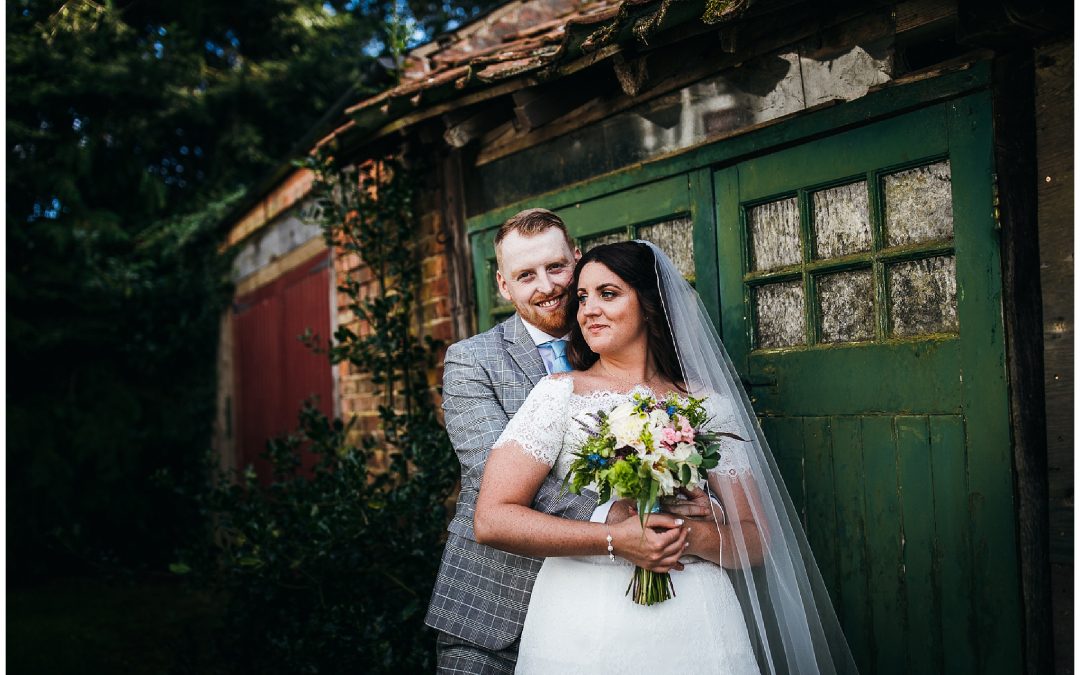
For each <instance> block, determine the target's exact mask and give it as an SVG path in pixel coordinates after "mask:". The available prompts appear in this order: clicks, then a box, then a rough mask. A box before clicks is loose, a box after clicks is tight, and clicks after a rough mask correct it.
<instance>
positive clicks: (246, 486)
mask: <svg viewBox="0 0 1080 675" xmlns="http://www.w3.org/2000/svg"><path fill="white" fill-rule="evenodd" d="M382 166H383V168H384V169H385V171H384V172H382V173H379V174H378V175H371V174H361V173H358V172H356V171H344V172H339V171H337V170H336V169H334V168H333V167H332V166H330V165H329V164H319V165H316V168H317V169H318V170H319V175H320V177H321V181H320V182H319V184H318V187H317V194H319V195H321V196H322V200H323V204H322V207H323V208H322V212H323V218H324V226H325V231H326V236H327V239H328V240H329V241H330V242H331V243H332V244H333V245H334V246H335V247H337V248H339V249H344V250H346V251H350V252H356V253H358V254H359V255H361V257H362V259H363V260H364V262H365V263H366V264H367V266H368V267H369V269H371V270H372V271H373V273H374V275H375V278H376V283H377V284H378V293H376V294H375V295H374V296H373V297H367V298H366V299H361V298H360V292H359V286H358V285H357V284H356V283H354V282H352V281H348V280H347V281H345V282H344V283H343V284H342V286H341V287H340V290H341V291H342V292H343V293H345V294H346V295H348V296H349V297H350V298H351V302H350V308H351V309H352V311H353V312H354V314H355V315H356V316H357V317H359V318H360V319H362V320H363V321H365V322H366V323H367V324H368V325H369V326H370V328H371V330H370V331H365V335H364V336H360V335H357V334H356V333H355V332H353V331H351V330H349V329H348V328H346V327H342V328H341V329H340V330H338V332H337V334H336V335H335V342H334V344H333V345H330V346H327V347H326V348H325V351H326V353H327V355H328V358H329V359H330V360H331V362H333V363H340V362H343V361H348V362H350V363H352V364H355V365H356V366H358V367H359V368H361V369H362V370H364V371H366V372H368V373H369V374H370V375H371V378H372V381H373V382H375V383H376V385H377V386H379V387H380V391H379V394H378V395H380V396H381V400H382V404H381V406H380V408H379V417H380V432H379V433H378V434H374V435H372V434H369V435H366V436H361V435H359V434H354V433H351V432H352V430H351V429H350V428H349V425H348V424H345V423H343V422H342V421H341V420H330V419H328V418H327V417H325V416H324V415H322V414H321V413H320V412H318V411H317V410H316V409H315V407H314V406H313V405H310V404H309V405H307V406H305V408H304V409H303V411H302V412H301V414H300V428H299V429H298V431H297V432H296V433H294V434H292V435H290V436H288V437H285V438H279V439H275V440H273V441H271V442H270V443H269V447H268V449H267V452H266V455H267V456H268V458H269V459H270V461H271V464H272V466H273V467H274V472H273V474H274V475H273V480H272V482H271V483H270V484H269V485H266V486H261V485H259V484H258V483H257V481H256V480H255V476H254V472H253V471H251V470H250V469H249V470H247V471H246V472H242V473H241V474H240V475H234V476H225V477H222V479H221V480H220V481H219V482H218V485H217V487H216V488H215V489H214V490H212V491H211V492H210V493H209V494H208V495H207V496H205V497H204V499H203V505H204V508H205V511H206V513H207V516H208V518H210V519H212V521H213V522H214V544H213V546H212V547H211V549H210V550H209V551H204V552H203V553H202V554H198V553H196V552H193V553H191V554H190V555H189V556H188V558H187V559H186V560H185V563H184V564H182V565H177V566H175V568H174V569H175V570H176V571H177V572H181V573H186V572H187V571H188V570H189V569H190V570H194V571H195V572H196V574H195V577H196V578H199V579H201V580H203V581H204V582H208V583H211V584H213V585H214V586H215V587H216V588H218V589H219V590H221V591H222V593H223V595H222V597H223V598H224V599H225V602H226V609H225V627H224V630H223V631H222V633H221V644H220V646H219V650H220V653H221V655H222V658H223V659H224V660H225V661H226V662H227V663H228V664H229V665H230V667H231V668H232V670H234V671H235V672H257V673H337V672H362V673H377V672H394V673H401V672H424V671H427V672H430V671H432V670H433V669H434V643H435V636H434V633H432V632H431V631H428V630H427V629H426V628H424V624H423V619H424V614H425V611H426V608H427V603H428V598H429V596H430V593H431V588H432V585H433V583H434V579H435V574H436V572H437V570H438V565H439V560H440V555H441V549H442V546H441V541H442V537H443V533H444V530H445V524H446V520H447V513H446V508H445V504H446V500H447V498H448V496H449V495H450V492H451V491H452V490H453V488H454V485H455V481H456V479H457V475H458V468H459V467H458V463H457V459H456V457H455V455H454V453H453V449H452V447H451V446H450V443H449V439H448V437H447V435H446V432H445V430H444V429H443V428H442V426H441V425H440V423H439V421H438V418H437V416H436V415H435V408H434V404H433V402H432V400H431V395H430V388H429V386H428V383H427V373H428V370H429V369H430V368H431V367H432V366H433V365H434V357H435V355H436V353H437V350H438V349H439V347H440V345H439V344H437V343H436V342H434V341H432V340H422V339H420V338H418V337H417V336H416V331H415V328H414V326H413V324H412V318H413V317H414V311H413V310H414V307H415V301H416V289H417V286H418V283H419V269H418V267H419V264H420V258H421V256H419V255H417V252H416V250H415V244H414V243H413V240H414V239H415V237H414V236H413V235H414V233H415V231H416V230H415V220H414V218H413V213H412V196H413V188H412V178H411V176H410V174H409V173H408V172H407V171H406V170H405V167H403V166H402V165H401V164H399V163H396V162H391V163H386V164H384V165H382ZM391 282H393V284H392V285H393V289H394V290H393V292H390V287H391ZM301 452H310V453H314V454H315V455H316V456H317V457H318V462H317V464H316V467H315V469H314V471H313V473H312V474H307V473H303V472H301V470H300V459H299V458H300V454H301Z"/></svg>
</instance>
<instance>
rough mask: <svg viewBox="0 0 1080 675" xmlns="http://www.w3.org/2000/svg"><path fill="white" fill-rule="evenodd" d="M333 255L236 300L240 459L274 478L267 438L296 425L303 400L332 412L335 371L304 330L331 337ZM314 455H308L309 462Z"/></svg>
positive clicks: (266, 478) (308, 464)
mask: <svg viewBox="0 0 1080 675" xmlns="http://www.w3.org/2000/svg"><path fill="white" fill-rule="evenodd" d="M329 261H330V258H329V254H328V253H327V252H323V253H320V254H318V255H316V256H315V257H314V258H312V259H311V260H309V261H307V262H305V263H304V264H302V265H300V266H299V267H297V268H296V269H293V270H291V271H289V272H287V273H286V274H284V275H282V276H281V277H279V278H278V279H275V280H274V281H272V282H270V283H268V284H266V285H265V286H262V287H260V288H258V289H257V290H254V291H252V292H251V293H248V294H247V295H244V296H242V297H240V298H238V299H237V303H236V305H235V308H234V312H235V321H234V326H235V331H236V334H235V340H234V345H235V350H236V351H235V361H234V362H235V363H236V429H237V432H238V434H237V436H238V437H237V459H238V464H239V466H241V467H246V466H248V465H251V466H253V467H254V468H255V472H256V474H257V475H258V477H259V480H260V481H261V482H263V483H265V482H267V481H269V479H270V475H271V471H270V464H269V462H268V461H267V460H266V459H264V458H263V457H260V455H261V454H262V453H263V451H264V450H265V449H266V442H267V441H268V440H269V439H271V438H273V437H275V436H279V435H281V434H284V433H287V432H289V431H292V430H295V429H296V427H297V423H298V417H297V415H298V413H299V412H300V407H301V405H302V404H303V402H304V401H305V400H306V399H308V398H310V397H312V396H315V397H317V398H318V404H317V407H318V408H319V410H321V411H322V412H323V414H325V415H328V416H330V415H333V412H334V404H333V401H334V399H333V371H332V368H331V366H330V363H329V361H328V360H327V358H326V356H325V355H324V354H315V353H313V352H312V351H311V350H310V349H309V348H308V347H307V346H305V345H304V343H303V342H301V341H300V339H299V336H300V335H302V334H303V333H304V331H305V330H308V329H310V330H311V332H312V333H313V334H315V335H318V336H319V338H320V341H322V342H324V343H325V341H326V339H327V338H328V337H329V336H330V332H331V330H330V276H329V275H330V264H329ZM314 459H315V458H314V457H313V456H310V455H305V456H304V458H303V461H304V466H305V468H310V467H311V465H312V464H313V463H314Z"/></svg>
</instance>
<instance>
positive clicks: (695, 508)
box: [660, 487, 719, 520]
mask: <svg viewBox="0 0 1080 675" xmlns="http://www.w3.org/2000/svg"><path fill="white" fill-rule="evenodd" d="M679 491H680V492H681V493H682V494H684V495H686V499H675V498H674V497H672V498H667V497H665V498H663V499H661V500H660V506H661V508H662V509H663V510H664V513H670V514H672V515H674V516H678V517H680V518H706V519H708V520H713V519H714V518H716V513H715V511H714V507H715V508H716V509H717V510H718V509H719V506H718V505H717V504H715V503H714V502H713V500H712V499H710V498H709V495H708V494H707V493H706V492H705V491H704V490H702V489H701V488H696V487H687V488H679Z"/></svg>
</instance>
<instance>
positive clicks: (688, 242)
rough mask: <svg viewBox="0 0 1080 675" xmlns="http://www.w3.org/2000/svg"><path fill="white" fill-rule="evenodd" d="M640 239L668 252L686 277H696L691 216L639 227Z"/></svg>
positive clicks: (691, 278)
mask: <svg viewBox="0 0 1080 675" xmlns="http://www.w3.org/2000/svg"><path fill="white" fill-rule="evenodd" d="M638 239H644V240H646V241H651V242H652V243H654V244H656V245H657V246H659V247H660V248H661V249H663V250H664V253H667V254H668V257H669V258H671V261H672V262H673V263H675V267H676V268H678V270H679V272H681V273H682V275H683V276H684V277H686V278H687V279H689V280H691V281H693V279H694V274H695V272H694V221H692V220H691V219H690V218H689V216H687V217H684V218H676V219H674V220H667V221H664V222H662V223H656V224H654V225H647V226H645V227H640V228H638Z"/></svg>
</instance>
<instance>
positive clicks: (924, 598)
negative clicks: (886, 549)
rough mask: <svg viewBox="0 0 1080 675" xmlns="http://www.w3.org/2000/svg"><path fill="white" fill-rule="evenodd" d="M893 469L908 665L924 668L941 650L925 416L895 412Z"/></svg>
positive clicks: (912, 668)
mask: <svg viewBox="0 0 1080 675" xmlns="http://www.w3.org/2000/svg"><path fill="white" fill-rule="evenodd" d="M896 448H897V458H898V474H899V479H900V489H901V493H902V505H901V508H902V511H903V517H904V587H905V591H906V594H907V626H908V631H909V640H910V644H911V646H912V648H911V649H909V650H908V659H909V661H908V669H909V672H912V673H929V672H934V671H935V670H936V669H937V661H938V658H940V655H941V641H940V635H941V624H940V621H939V615H938V612H937V610H936V605H937V604H938V601H937V598H936V597H935V595H936V592H937V590H936V584H935V580H934V578H933V575H932V571H933V564H932V560H931V547H932V546H933V541H934V484H933V477H932V476H931V474H930V431H929V428H928V425H927V420H926V418H925V417H922V416H919V417H907V416H900V417H897V418H896Z"/></svg>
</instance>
